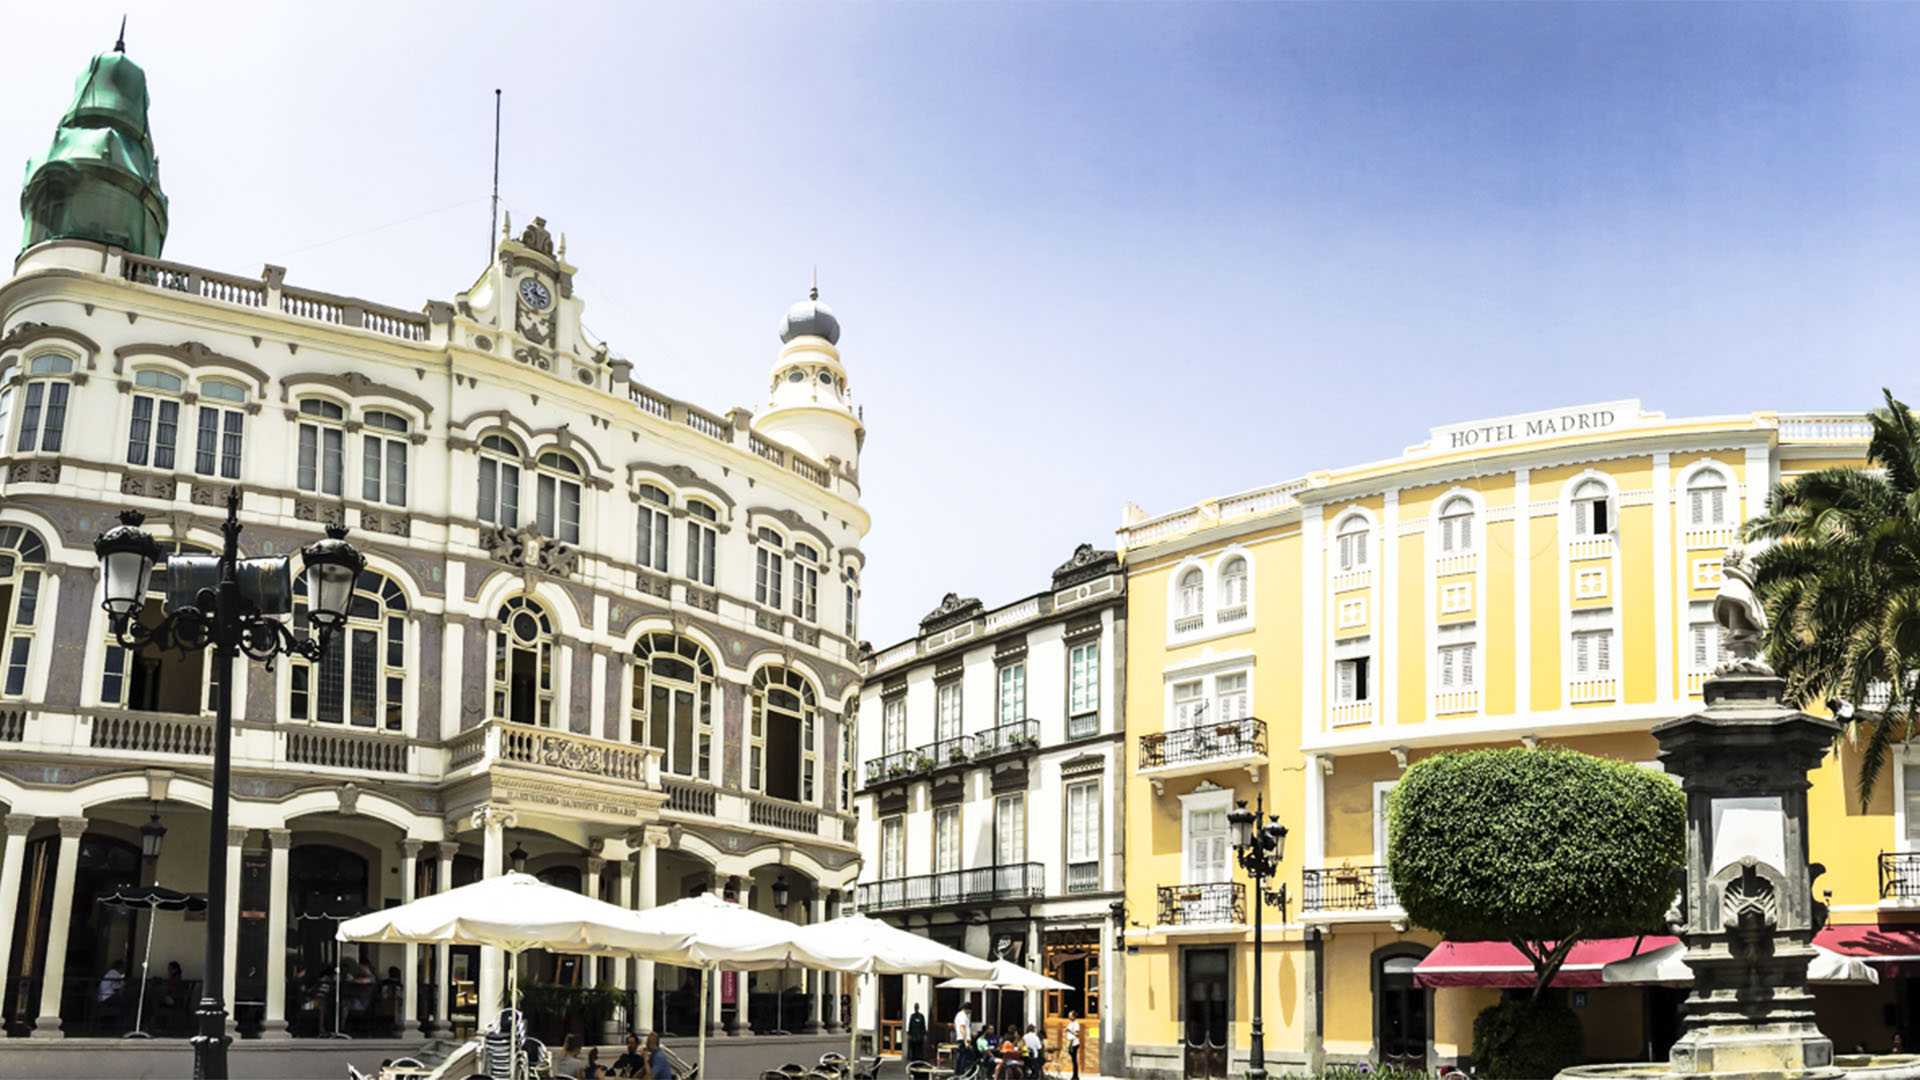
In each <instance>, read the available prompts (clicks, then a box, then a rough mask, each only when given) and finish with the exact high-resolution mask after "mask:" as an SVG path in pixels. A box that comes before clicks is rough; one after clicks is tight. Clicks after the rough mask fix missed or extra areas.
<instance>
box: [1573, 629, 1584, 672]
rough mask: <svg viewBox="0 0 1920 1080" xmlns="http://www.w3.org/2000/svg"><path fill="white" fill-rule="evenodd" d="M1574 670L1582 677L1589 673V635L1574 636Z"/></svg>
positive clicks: (1579, 634)
mask: <svg viewBox="0 0 1920 1080" xmlns="http://www.w3.org/2000/svg"><path fill="white" fill-rule="evenodd" d="M1573 670H1574V672H1575V673H1576V674H1580V675H1585V674H1586V673H1587V635H1586V634H1585V633H1584V632H1583V633H1578V634H1575V635H1573Z"/></svg>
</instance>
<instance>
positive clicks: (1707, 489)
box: [1683, 464, 1733, 529]
mask: <svg viewBox="0 0 1920 1080" xmlns="http://www.w3.org/2000/svg"><path fill="white" fill-rule="evenodd" d="M1686 494H1687V516H1686V522H1685V524H1684V526H1683V528H1688V529H1717V528H1720V527H1722V526H1724V525H1726V524H1727V522H1728V520H1729V518H1730V515H1729V513H1728V511H1729V510H1730V509H1731V506H1730V505H1729V504H1730V503H1732V502H1733V478H1732V477H1730V476H1728V475H1727V474H1726V472H1725V471H1724V470H1723V469H1722V468H1721V467H1720V466H1719V465H1717V464H1710V465H1701V466H1700V467H1699V468H1696V469H1695V470H1693V473H1692V475H1690V476H1688V477H1687V487H1686Z"/></svg>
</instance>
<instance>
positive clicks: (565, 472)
mask: <svg viewBox="0 0 1920 1080" xmlns="http://www.w3.org/2000/svg"><path fill="white" fill-rule="evenodd" d="M534 464H535V468H534V474H533V475H534V499H533V520H534V524H535V525H537V526H538V527H539V529H540V535H541V536H544V537H546V538H547V539H549V540H558V541H560V542H561V543H564V544H577V543H579V542H580V535H581V533H582V531H583V530H584V528H585V522H586V516H587V510H586V507H587V501H586V479H587V470H586V466H585V465H582V464H581V463H580V462H579V461H578V460H577V459H576V458H574V457H573V455H571V454H563V453H561V452H559V451H558V450H547V451H544V452H542V453H541V455H540V456H539V457H538V458H536V459H535V460H534ZM569 512H571V513H569Z"/></svg>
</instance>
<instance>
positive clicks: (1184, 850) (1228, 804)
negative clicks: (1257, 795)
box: [1180, 788, 1233, 885]
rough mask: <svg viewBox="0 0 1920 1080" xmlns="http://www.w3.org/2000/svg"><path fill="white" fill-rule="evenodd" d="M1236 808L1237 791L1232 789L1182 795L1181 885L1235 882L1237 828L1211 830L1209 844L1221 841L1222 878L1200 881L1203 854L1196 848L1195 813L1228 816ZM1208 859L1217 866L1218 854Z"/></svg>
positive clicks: (1210, 855) (1208, 837) (1219, 863)
mask: <svg viewBox="0 0 1920 1080" xmlns="http://www.w3.org/2000/svg"><path fill="white" fill-rule="evenodd" d="M1232 809H1233V791H1232V790H1231V789H1227V788H1221V789H1218V790H1214V791H1195V792H1190V793H1188V794H1186V795H1182V796H1180V883H1181V884H1183V885H1216V884H1221V883H1224V882H1230V881H1232V880H1233V829H1232V827H1231V826H1227V827H1224V828H1221V829H1219V830H1208V834H1207V839H1208V841H1209V843H1212V842H1214V841H1216V840H1217V841H1221V845H1220V850H1219V856H1218V865H1219V868H1220V869H1219V873H1220V877H1219V879H1218V880H1217V881H1200V880H1196V879H1197V877H1199V876H1200V875H1198V874H1196V871H1197V870H1199V869H1200V867H1199V866H1198V865H1197V864H1196V858H1195V857H1196V856H1197V855H1198V854H1199V852H1197V851H1196V850H1195V846H1194V839H1195V834H1194V830H1193V818H1194V815H1195V814H1211V813H1215V812H1220V813H1225V812H1227V811H1231V810H1232ZM1216 832H1217V833H1218V836H1215V835H1214V834H1215V833H1216ZM1208 856H1209V857H1208V859H1207V860H1206V861H1207V862H1208V863H1209V864H1213V863H1214V862H1215V861H1216V860H1215V858H1214V854H1213V853H1212V852H1209V853H1208Z"/></svg>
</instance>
